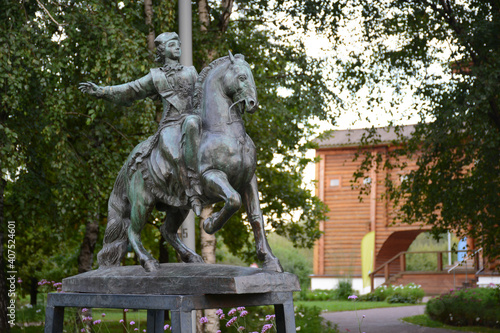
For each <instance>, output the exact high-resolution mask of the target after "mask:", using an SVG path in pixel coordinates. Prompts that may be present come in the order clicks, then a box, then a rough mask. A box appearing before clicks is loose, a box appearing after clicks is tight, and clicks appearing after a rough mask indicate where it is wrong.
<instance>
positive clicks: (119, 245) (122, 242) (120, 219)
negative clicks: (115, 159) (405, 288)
mask: <svg viewBox="0 0 500 333" xmlns="http://www.w3.org/2000/svg"><path fill="white" fill-rule="evenodd" d="M127 184H128V182H127V164H125V165H124V166H123V167H122V169H121V170H120V173H119V174H118V177H117V178H116V182H115V185H114V187H113V192H111V196H110V197H109V201H108V224H107V226H106V232H105V233H104V241H103V247H102V250H101V251H99V253H98V254H97V262H98V264H99V268H106V267H110V266H119V265H120V262H121V261H122V259H123V257H124V256H125V254H126V253H127V245H128V235H127V231H128V228H129V226H130V203H129V200H128V197H127Z"/></svg>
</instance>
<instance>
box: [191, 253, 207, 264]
mask: <svg viewBox="0 0 500 333" xmlns="http://www.w3.org/2000/svg"><path fill="white" fill-rule="evenodd" d="M187 262H188V263H190V264H204V263H205V260H203V258H202V257H201V256H199V255H195V256H191V257H190V258H189V259H188V261H187Z"/></svg>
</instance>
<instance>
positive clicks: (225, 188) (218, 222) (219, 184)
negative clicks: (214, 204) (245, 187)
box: [202, 169, 241, 234]
mask: <svg viewBox="0 0 500 333" xmlns="http://www.w3.org/2000/svg"><path fill="white" fill-rule="evenodd" d="M202 183H203V188H204V193H205V194H206V195H207V196H209V197H211V198H215V199H222V200H223V201H224V206H223V207H222V209H221V210H220V211H218V212H216V213H214V214H212V215H211V216H210V217H209V218H207V219H206V220H205V221H204V222H203V229H205V231H206V232H207V233H208V234H213V233H215V232H216V231H217V230H220V229H221V228H222V227H223V226H224V224H225V223H226V222H227V221H228V220H229V218H230V217H231V216H232V215H233V214H234V213H236V212H237V211H238V209H240V207H241V196H240V194H239V193H238V192H236V190H235V189H234V188H233V187H232V186H231V184H229V181H228V179H227V176H226V174H225V173H224V172H222V171H220V170H215V169H212V170H209V171H207V172H205V173H204V174H203V176H202Z"/></svg>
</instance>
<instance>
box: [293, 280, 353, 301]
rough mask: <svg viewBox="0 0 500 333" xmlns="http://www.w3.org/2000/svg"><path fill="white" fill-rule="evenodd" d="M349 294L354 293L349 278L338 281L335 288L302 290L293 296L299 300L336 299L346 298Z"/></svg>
mask: <svg viewBox="0 0 500 333" xmlns="http://www.w3.org/2000/svg"><path fill="white" fill-rule="evenodd" d="M350 295H354V290H353V289H352V283H351V281H349V280H345V281H340V282H339V285H338V287H337V288H336V289H327V290H323V289H315V290H305V291H304V290H303V291H302V292H301V293H297V294H295V295H294V296H295V297H296V299H297V300H300V301H337V300H346V299H347V298H348V297H349V296H350Z"/></svg>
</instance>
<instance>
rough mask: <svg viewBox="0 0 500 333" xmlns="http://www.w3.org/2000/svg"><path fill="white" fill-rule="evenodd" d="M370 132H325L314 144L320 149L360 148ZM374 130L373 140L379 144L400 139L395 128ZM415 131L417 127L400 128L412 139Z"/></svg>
mask: <svg viewBox="0 0 500 333" xmlns="http://www.w3.org/2000/svg"><path fill="white" fill-rule="evenodd" d="M368 130H369V129H367V128H362V129H349V130H339V131H330V132H325V133H323V134H322V135H320V136H319V137H318V138H316V139H314V142H316V143H317V144H318V145H319V148H320V149H321V148H333V147H350V146H359V145H360V144H361V140H362V139H363V136H364V137H366V136H367V135H368V132H367V131H368ZM373 130H374V131H375V136H374V137H373V139H376V140H377V144H387V143H391V142H393V141H395V140H397V139H398V133H396V132H395V127H392V126H388V127H376V128H373ZM414 131H415V125H406V126H400V127H399V133H400V134H403V136H404V137H407V138H408V137H410V136H411V134H412V133H413V132H414ZM371 141H372V140H371Z"/></svg>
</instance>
